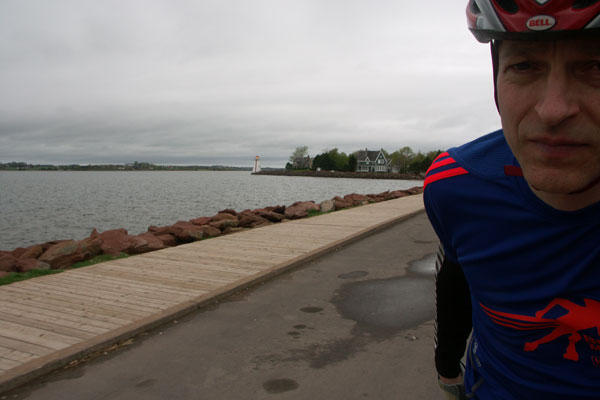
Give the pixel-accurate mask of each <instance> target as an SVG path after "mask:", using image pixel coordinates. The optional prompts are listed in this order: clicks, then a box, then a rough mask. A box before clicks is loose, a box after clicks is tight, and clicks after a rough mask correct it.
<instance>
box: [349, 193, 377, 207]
mask: <svg viewBox="0 0 600 400" xmlns="http://www.w3.org/2000/svg"><path fill="white" fill-rule="evenodd" d="M344 201H346V202H347V203H351V204H352V205H353V206H362V205H365V204H369V203H371V202H372V200H371V198H370V197H367V196H365V195H364V194H357V193H352V194H347V195H345V196H344Z"/></svg>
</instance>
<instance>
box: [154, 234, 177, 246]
mask: <svg viewBox="0 0 600 400" xmlns="http://www.w3.org/2000/svg"><path fill="white" fill-rule="evenodd" d="M155 236H156V237H157V238H159V239H160V241H161V242H163V243H164V245H165V246H167V247H173V246H177V238H176V237H175V236H173V235H169V234H168V233H165V234H164V235H155Z"/></svg>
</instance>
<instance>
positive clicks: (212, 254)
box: [0, 195, 423, 393]
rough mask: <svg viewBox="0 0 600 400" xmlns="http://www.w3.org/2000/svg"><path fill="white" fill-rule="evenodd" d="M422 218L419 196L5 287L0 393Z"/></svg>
mask: <svg viewBox="0 0 600 400" xmlns="http://www.w3.org/2000/svg"><path fill="white" fill-rule="evenodd" d="M422 210H423V199H422V195H413V196H409V197H405V198H401V199H396V200H389V201H385V202H381V203H376V204H370V205H367V206H362V207H356V208H352V209H348V210H342V211H338V212H335V213H330V214H325V215H322V216H318V217H313V218H306V219H300V220H295V221H290V222H285V223H280V224H274V225H270V226H266V227H262V228H256V229H252V230H248V231H243V232H238V233H235V234H231V235H226V236H222V237H218V238H214V239H210V240H204V241H200V242H194V243H190V244H186V245H181V246H177V247H172V248H168V249H164V250H160V251H155V252H151V253H146V254H142V255H138V256H133V257H129V258H125V259H120V260H114V261H110V262H106V263H102V264H98V265H94V266H90V267H85V268H80V269H76V270H72V271H66V272H63V273H60V274H56V275H49V276H45V277H40V278H36V279H31V280H28V281H23V282H17V283H13V284H10V285H5V286H0V393H1V392H4V391H6V390H9V389H11V388H13V387H15V386H18V385H20V384H23V383H24V382H26V381H28V380H31V379H33V378H35V377H37V376H40V375H42V374H45V373H47V372H49V371H51V370H52V369H55V368H58V367H61V366H63V365H66V364H68V363H69V362H71V361H73V360H76V359H78V358H80V357H83V356H85V355H87V354H90V353H93V352H94V351H98V350H100V349H102V348H104V347H106V346H109V345H112V344H114V343H118V342H120V341H122V340H125V339H127V338H129V337H132V336H134V335H136V334H138V333H140V332H143V331H144V330H147V329H150V328H152V327H155V326H157V325H160V324H162V323H165V322H167V321H169V320H171V319H175V318H177V317H179V316H181V315H183V314H185V313H188V312H190V311H192V310H194V309H196V308H198V307H201V306H202V305H203V304H206V303H208V302H211V301H215V300H217V299H218V298H221V297H223V296H226V295H228V294H231V293H234V292H235V291H237V290H240V289H242V288H245V287H248V286H251V285H253V284H256V283H258V282H260V281H263V280H266V279H269V278H270V277H272V276H274V275H276V274H279V273H281V272H283V271H285V270H288V269H290V268H293V267H295V266H297V265H300V264H302V263H304V262H306V261H308V260H310V259H313V258H315V257H318V256H320V255H323V254H325V253H327V252H328V251H330V250H332V249H335V248H337V247H339V246H340V245H342V244H344V243H347V242H349V241H352V240H356V239H359V238H361V237H363V236H364V235H366V234H369V233H371V232H374V231H377V230H379V229H382V228H385V227H387V226H389V225H391V224H394V223H396V222H398V221H401V220H403V219H405V218H407V217H409V216H411V215H414V214H415V213H418V212H421V211H422Z"/></svg>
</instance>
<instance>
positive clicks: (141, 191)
mask: <svg viewBox="0 0 600 400" xmlns="http://www.w3.org/2000/svg"><path fill="white" fill-rule="evenodd" d="M422 184H423V182H422V181H401V180H380V179H337V178H311V177H284V176H260V175H257V176H254V175H251V174H250V173H249V172H212V171H211V172H79V171H77V172H67V171H64V172H61V171H47V172H46V171H39V172H34V171H29V172H8V171H0V249H2V250H12V249H14V248H16V247H25V246H29V245H32V244H36V243H43V242H46V241H50V240H56V239H82V238H84V237H87V236H89V234H90V233H91V231H92V229H93V228H96V229H98V230H99V231H105V230H108V229H115V228H125V229H127V230H128V231H129V233H131V234H138V233H142V232H145V231H146V230H147V229H148V226H150V225H157V226H160V225H171V224H174V223H175V222H177V221H179V220H189V219H192V218H197V217H202V216H212V215H214V214H216V213H217V212H218V211H220V210H223V209H225V208H232V209H234V210H236V211H242V210H244V209H254V208H259V207H266V206H273V205H278V204H279V205H289V204H292V203H293V202H295V201H299V200H314V201H316V202H321V201H323V200H327V199H331V198H332V197H334V196H338V195H339V196H344V195H346V194H350V193H361V194H369V193H380V192H384V191H386V190H397V189H407V188H410V187H413V186H421V185H422Z"/></svg>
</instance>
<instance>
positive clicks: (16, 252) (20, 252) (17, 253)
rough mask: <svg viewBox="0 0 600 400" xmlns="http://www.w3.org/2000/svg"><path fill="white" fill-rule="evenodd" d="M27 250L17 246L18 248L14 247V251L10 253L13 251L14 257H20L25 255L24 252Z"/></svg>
mask: <svg viewBox="0 0 600 400" xmlns="http://www.w3.org/2000/svg"><path fill="white" fill-rule="evenodd" d="M26 251H27V249H26V248H23V247H17V248H16V249H14V250H13V251H11V252H10V253H11V255H12V256H13V257H14V258H20V257H21V256H22V255H23V253H25V252H26Z"/></svg>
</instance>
